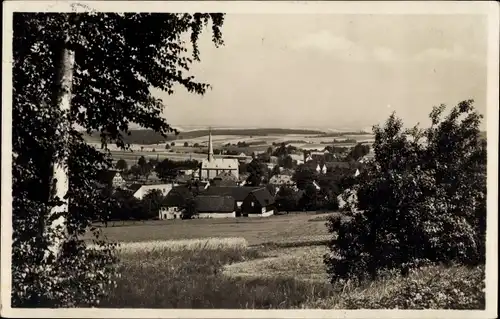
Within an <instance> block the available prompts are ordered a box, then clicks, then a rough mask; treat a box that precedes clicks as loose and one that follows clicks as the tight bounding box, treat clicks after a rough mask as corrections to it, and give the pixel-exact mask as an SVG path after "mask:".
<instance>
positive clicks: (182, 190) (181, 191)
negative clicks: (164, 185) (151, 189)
mask: <svg viewBox="0 0 500 319" xmlns="http://www.w3.org/2000/svg"><path fill="white" fill-rule="evenodd" d="M189 197H191V192H190V191H189V188H188V187H187V186H184V185H182V186H175V187H174V188H172V190H171V191H170V192H169V193H168V194H167V196H166V197H165V201H164V205H165V206H171V207H172V206H174V207H175V206H177V207H178V206H182V205H184V203H185V202H186V199H187V198H189Z"/></svg>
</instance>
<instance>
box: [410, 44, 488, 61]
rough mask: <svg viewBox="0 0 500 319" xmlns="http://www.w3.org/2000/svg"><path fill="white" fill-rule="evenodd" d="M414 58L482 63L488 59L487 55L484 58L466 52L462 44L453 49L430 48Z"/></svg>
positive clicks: (416, 59)
mask: <svg viewBox="0 0 500 319" xmlns="http://www.w3.org/2000/svg"><path fill="white" fill-rule="evenodd" d="M414 59H415V61H418V62H429V61H436V60H437V61H443V60H448V61H470V62H479V63H480V62H482V61H486V57H484V59H481V58H480V57H479V56H478V55H475V54H471V53H468V52H466V51H465V50H464V48H462V47H461V46H454V47H453V48H452V49H442V48H429V49H426V50H424V51H422V52H420V53H418V54H416V55H415V57H414Z"/></svg>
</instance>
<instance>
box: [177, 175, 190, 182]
mask: <svg viewBox="0 0 500 319" xmlns="http://www.w3.org/2000/svg"><path fill="white" fill-rule="evenodd" d="M192 179H193V178H192V177H191V176H189V175H178V176H177V177H176V178H175V182H176V183H179V184H182V183H184V184H185V183H187V182H189V181H190V180H192Z"/></svg>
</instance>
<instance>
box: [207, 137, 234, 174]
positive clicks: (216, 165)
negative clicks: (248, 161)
mask: <svg viewBox="0 0 500 319" xmlns="http://www.w3.org/2000/svg"><path fill="white" fill-rule="evenodd" d="M223 172H228V173H231V174H233V175H234V176H235V177H236V178H238V177H239V162H238V160H237V159H234V158H231V159H230V158H214V150H213V146H212V133H211V132H210V133H209V135H208V158H207V159H204V160H203V161H202V163H201V167H200V179H202V180H210V179H212V178H214V177H216V176H217V175H219V174H220V173H223Z"/></svg>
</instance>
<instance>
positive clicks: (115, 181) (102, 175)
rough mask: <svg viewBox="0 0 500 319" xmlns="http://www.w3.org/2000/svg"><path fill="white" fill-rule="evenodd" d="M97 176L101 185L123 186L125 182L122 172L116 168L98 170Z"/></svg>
mask: <svg viewBox="0 0 500 319" xmlns="http://www.w3.org/2000/svg"><path fill="white" fill-rule="evenodd" d="M97 178H98V181H99V183H100V184H101V185H102V186H108V187H109V186H111V187H124V186H125V183H126V181H125V179H124V178H123V176H122V174H121V173H120V172H119V171H117V170H109V171H100V172H99V175H98V177H97Z"/></svg>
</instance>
